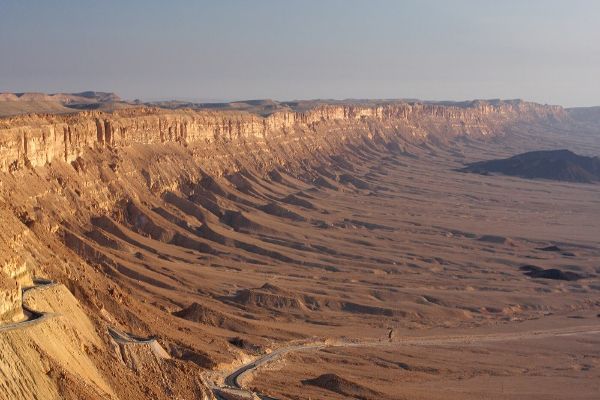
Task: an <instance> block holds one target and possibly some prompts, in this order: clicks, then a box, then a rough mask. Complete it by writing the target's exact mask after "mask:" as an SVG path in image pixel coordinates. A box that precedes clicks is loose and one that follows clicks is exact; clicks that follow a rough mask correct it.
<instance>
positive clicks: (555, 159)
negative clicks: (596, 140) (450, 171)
mask: <svg viewBox="0 0 600 400" xmlns="http://www.w3.org/2000/svg"><path fill="white" fill-rule="evenodd" d="M460 171H462V172H471V173H477V174H483V175H487V174H502V175H509V176H518V177H521V178H528V179H551V180H556V181H567V182H580V183H592V182H600V158H598V157H586V156H580V155H578V154H575V153H573V152H572V151H569V150H548V151H531V152H528V153H523V154H519V155H516V156H514V157H510V158H505V159H498V160H490V161H480V162H475V163H471V164H468V165H467V166H466V167H465V168H463V169H461V170H460Z"/></svg>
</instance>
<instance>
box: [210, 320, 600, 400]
mask: <svg viewBox="0 0 600 400" xmlns="http://www.w3.org/2000/svg"><path fill="white" fill-rule="evenodd" d="M590 334H600V324H595V325H586V326H579V327H572V328H561V329H547V330H533V331H526V332H510V333H491V334H478V335H453V336H430V337H406V338H399V339H396V340H394V341H375V340H371V341H355V342H337V343H327V344H326V343H310V344H302V345H293V346H288V347H282V348H280V349H276V350H273V351H272V352H271V353H269V354H265V355H264V356H262V357H260V358H258V359H256V360H254V361H251V362H249V363H247V364H244V365H242V366H240V367H239V368H238V369H236V370H235V371H233V372H231V373H230V374H229V375H227V376H226V377H225V380H224V387H221V388H218V387H216V388H214V390H213V392H214V393H215V395H216V397H217V398H218V399H224V397H222V396H220V395H219V389H228V388H230V389H235V390H237V391H239V392H244V393H245V394H247V395H249V396H251V395H253V394H254V395H256V396H258V397H259V398H260V399H262V400H277V399H275V398H274V397H269V396H266V395H263V394H260V393H254V392H252V391H250V390H248V389H245V388H244V387H243V386H242V384H241V382H240V381H241V378H243V377H244V375H247V374H249V373H252V371H253V370H255V369H257V368H258V367H260V366H262V365H265V364H267V363H269V362H271V361H273V360H275V359H277V358H279V357H281V356H283V355H285V354H287V353H291V352H298V351H312V350H320V349H323V348H332V347H383V346H386V347H390V346H402V345H408V346H440V345H451V344H463V345H468V344H473V343H486V342H502V341H512V340H523V339H543V338H548V337H561V336H574V335H590Z"/></svg>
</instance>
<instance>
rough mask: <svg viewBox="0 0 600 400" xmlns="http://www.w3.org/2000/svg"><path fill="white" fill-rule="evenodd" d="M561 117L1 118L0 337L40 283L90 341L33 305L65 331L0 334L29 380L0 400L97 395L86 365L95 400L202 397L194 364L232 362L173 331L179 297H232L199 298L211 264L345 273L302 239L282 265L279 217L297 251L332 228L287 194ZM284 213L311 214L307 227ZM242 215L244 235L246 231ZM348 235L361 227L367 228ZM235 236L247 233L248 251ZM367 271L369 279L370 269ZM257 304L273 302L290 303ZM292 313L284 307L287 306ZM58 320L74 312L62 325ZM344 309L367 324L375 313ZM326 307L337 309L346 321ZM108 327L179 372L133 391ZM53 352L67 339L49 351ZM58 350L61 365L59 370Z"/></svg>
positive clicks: (225, 346) (197, 335) (347, 182)
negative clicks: (144, 339)
mask: <svg viewBox="0 0 600 400" xmlns="http://www.w3.org/2000/svg"><path fill="white" fill-rule="evenodd" d="M563 118H566V116H565V113H564V112H563V110H562V109H561V108H559V107H550V106H541V105H537V104H532V103H525V102H493V103H491V102H473V103H469V104H467V105H464V104H463V105H441V104H407V103H385V104H379V105H373V104H369V105H332V104H329V105H318V106H315V107H312V108H310V109H308V110H307V111H293V110H285V111H278V112H276V113H273V114H271V115H269V116H267V117H262V116H260V115H257V114H251V113H248V112H241V111H209V110H166V109H159V108H131V109H122V110H119V111H115V112H112V113H105V112H100V111H83V112H79V113H75V114H69V115H49V114H48V115H41V114H37V115H27V116H19V117H11V118H5V119H0V220H1V221H2V223H3V225H2V229H0V325H2V324H3V323H6V322H9V321H11V320H14V319H19V318H21V316H22V314H21V311H22V310H21V295H20V293H21V291H20V288H21V287H27V286H30V285H31V284H32V283H33V281H32V277H36V278H40V277H43V278H50V279H52V280H54V281H58V282H62V283H65V284H66V285H67V287H68V288H69V290H70V291H71V292H72V293H73V294H74V295H75V297H76V298H77V299H79V300H81V302H82V303H81V310H84V311H85V312H86V314H87V315H88V316H89V317H90V319H91V323H92V324H94V326H95V328H96V329H95V330H94V329H88V327H81V326H79V325H78V324H79V322H78V321H81V320H83V319H84V318H80V317H79V316H78V315H79V314H76V313H75V311H74V310H75V308H77V309H79V307H80V306H79V305H77V306H76V305H75V304H72V303H73V301H71V297H70V294H68V291H67V289H66V288H65V289H64V290H63V289H60V292H57V295H56V296H54V295H52V292H50V291H48V290H45V289H44V290H42V289H40V293H46V294H48V295H52V298H51V300H52V301H51V302H50V303H52V304H56V307H54V306H53V307H50V308H49V309H46V308H44V311H53V312H56V313H57V314H61V313H62V314H63V315H65V316H66V317H65V318H67V319H68V320H64V319H57V320H49V319H45V320H42V321H40V323H39V325H36V327H38V328H36V330H31V331H30V330H28V329H25V330H24V331H23V332H25V333H26V334H25V335H21V334H20V333H21V332H19V331H18V330H7V332H9V333H8V334H6V335H5V336H4V337H2V338H0V348H5V349H8V350H10V352H8V351H7V352H5V353H6V354H10V356H11V357H12V358H11V360H14V361H12V362H13V363H14V364H15V365H18V366H19V368H17V369H15V371H18V372H19V375H22V373H21V371H23V370H27V371H29V373H30V375H31V376H32V378H31V379H30V380H25V381H23V382H24V383H23V382H18V383H19V385H20V386H17V385H15V384H12V386H10V385H9V386H8V387H7V389H6V390H7V391H12V393H17V392H18V391H19V390H21V387H26V388H31V387H36V386H34V385H32V384H31V383H30V382H39V381H41V380H42V379H44V382H46V383H47V389H48V391H49V393H50V392H51V393H52V394H51V395H44V394H40V395H38V397H43V398H57V399H58V398H83V397H81V396H78V397H76V396H71V397H69V396H66V395H65V393H63V392H65V391H67V390H69V387H70V382H98V378H97V376H87V375H85V374H84V375H85V376H81V377H79V376H78V374H79V373H80V372H85V371H88V370H95V369H90V368H87V367H86V368H82V367H79V366H78V365H77V363H79V365H83V366H86V365H88V364H89V363H92V362H93V363H94V365H96V366H98V371H99V372H98V374H100V375H102V377H103V379H105V380H106V382H107V386H110V390H108V389H107V390H104V389H102V391H103V392H106V393H108V392H110V391H112V390H114V391H115V392H116V393H117V396H115V397H114V398H127V399H131V400H136V399H145V398H149V397H151V398H157V399H171V398H174V397H179V398H201V396H200V395H199V394H198V393H204V390H205V387H204V384H203V383H202V382H201V381H200V380H198V379H197V376H198V374H197V373H198V366H200V367H202V368H212V366H214V365H218V364H227V363H231V362H232V360H234V359H235V357H236V354H237V350H232V348H231V346H230V342H229V341H227V340H225V338H221V337H219V338H217V340H215V337H214V333H213V330H212V329H211V330H210V331H204V328H203V327H198V326H196V325H199V324H189V325H185V326H184V325H181V321H180V318H179V317H177V316H176V315H172V314H171V311H172V307H173V306H174V305H177V307H179V305H184V304H186V303H187V302H188V301H189V300H190V299H192V298H194V299H199V298H200V297H198V296H207V297H206V298H208V297H209V296H210V298H211V299H212V300H211V301H213V300H214V299H218V298H221V297H222V296H223V295H224V294H225V293H229V290H230V289H231V287H227V286H223V287H220V285H221V284H220V283H219V287H217V286H215V285H213V284H211V286H208V285H206V284H205V283H206V282H204V281H202V282H201V283H199V284H198V285H196V283H197V282H200V281H201V280H202V279H204V278H203V276H204V274H206V276H209V277H213V275H211V274H219V282H222V281H223V282H224V281H226V280H227V279H230V278H231V275H230V273H229V272H227V270H225V273H224V274H223V275H220V274H221V273H222V272H221V262H222V260H225V262H226V263H230V262H231V265H232V266H235V268H237V265H238V264H240V263H242V264H244V265H249V267H250V268H255V267H256V266H261V267H260V268H263V267H264V268H265V270H264V271H265V272H266V271H268V270H267V269H266V268H267V267H269V266H271V265H272V266H275V267H284V268H287V265H288V264H291V265H295V266H297V267H298V268H304V267H305V266H310V267H311V268H312V267H313V266H315V265H316V266H317V268H319V269H321V268H322V267H321V266H325V267H328V268H329V269H327V271H328V272H332V271H335V270H336V269H332V268H331V266H329V263H330V261H329V260H330V259H333V258H334V256H335V257H338V256H339V257H346V256H344V255H343V254H342V253H343V252H344V251H345V250H342V251H340V253H339V254H338V253H335V252H329V251H328V249H326V248H325V247H324V246H321V245H320V244H317V243H315V246H314V248H313V249H312V250H311V251H310V252H309V253H310V254H309V255H308V256H306V257H305V256H304V255H303V254H301V253H300V249H306V248H307V247H306V245H305V244H304V242H305V241H306V236H305V233H304V231H303V233H302V236H298V237H293V236H290V237H291V238H292V239H293V242H292V241H290V242H289V243H291V245H293V250H291V251H290V249H292V247H284V246H283V242H281V241H278V240H277V239H278V238H277V237H276V236H279V235H283V236H285V235H287V233H286V232H287V230H288V228H289V227H290V224H288V223H287V222H286V221H285V220H286V219H287V220H288V221H290V220H298V219H300V220H302V221H304V222H302V223H304V224H305V225H306V226H305V227H304V228H303V229H307V230H306V234H307V235H309V234H311V233H310V232H315V231H313V230H312V227H313V224H314V227H319V226H324V227H325V228H324V229H329V227H333V226H334V225H332V224H333V222H335V221H334V219H333V218H334V217H333V216H329V217H328V216H326V215H327V214H329V213H327V214H325V213H323V214H321V212H320V211H317V210H316V209H313V208H314V207H313V205H312V203H311V201H310V200H309V199H310V196H302V195H301V193H303V192H304V191H305V190H304V188H307V187H308V188H311V187H312V188H314V189H315V190H317V188H318V187H322V188H332V189H331V190H333V191H338V190H339V191H340V193H344V194H346V190H348V192H347V193H348V196H347V197H349V198H351V193H352V190H354V189H352V188H358V189H364V190H373V193H375V192H376V191H377V190H378V189H377V187H376V184H371V183H370V182H367V181H368V180H369V179H370V178H369V175H368V174H367V175H364V176H363V175H353V174H352V171H353V165H355V166H359V167H360V165H361V164H362V163H365V162H368V160H369V159H371V160H373V159H374V158H378V157H382V158H383V157H385V156H386V155H390V154H391V155H393V156H394V157H399V158H403V156H402V155H400V154H398V153H399V152H400V151H404V152H405V153H407V154H410V150H411V149H412V150H415V149H417V150H419V151H423V152H427V149H428V147H427V146H420V145H421V144H422V143H421V142H424V141H426V138H427V137H432V138H434V137H435V138H436V144H437V143H438V142H443V140H444V139H445V138H451V137H454V136H458V135H465V136H470V137H484V136H493V135H496V134H498V135H500V134H503V133H506V132H510V128H511V126H512V125H514V124H519V123H522V122H524V123H532V124H535V123H537V122H540V123H543V124H545V123H547V122H548V121H552V120H557V119H558V120H560V119H563ZM526 128H527V127H526ZM415 144H417V146H415ZM394 153H395V154H394ZM407 160H408V158H407ZM340 167H343V168H340ZM380 167H381V168H383V169H385V168H384V167H383V166H380ZM373 171H376V170H373ZM381 172H382V173H385V170H383V171H381ZM346 186H347V187H346ZM306 192H307V193H309V189H306ZM288 206H290V207H291V208H292V210H294V209H295V211H297V212H304V211H306V212H307V213H308V215H309V216H310V215H312V216H311V217H310V218H305V217H304V216H302V215H300V214H296V213H295V212H292V211H290V210H289V209H288V208H287V207H288ZM303 210H304V211H303ZM308 210H312V211H310V212H309V211H308ZM324 211H325V210H324ZM254 213H257V215H259V219H258V220H254V219H252V218H248V215H250V216H253V215H254ZM278 216H281V218H279V217H278ZM313 217H314V218H315V219H314V220H313ZM321 218H323V219H324V220H321ZM335 218H337V217H335ZM325 219H331V221H330V222H326V221H325ZM256 221H258V222H256ZM261 221H264V222H261ZM282 221H283V222H282ZM352 221H354V220H352ZM352 221H351V220H348V221H347V220H345V219H344V220H343V221H341V220H340V221H339V224H342V225H335V226H336V227H339V228H340V230H342V228H341V227H345V226H346V224H348V225H350V226H353V227H354V228H356V226H358V225H355V224H358V223H361V222H360V221H358V222H356V221H354V222H352ZM259 222H260V223H259ZM362 224H363V226H365V229H367V228H368V229H371V228H373V229H375V228H374V227H376V226H377V225H374V224H373V225H371V224H368V223H365V222H362ZM292 225H293V224H292ZM315 229H317V228H315ZM319 229H320V228H319ZM336 229H337V228H336ZM344 229H345V228H344ZM250 231H256V232H257V233H259V234H260V235H259V236H257V237H254V236H253V235H252V234H250V233H248V232H250ZM294 235H295V234H294ZM344 235H345V233H344ZM257 238H259V239H260V240H259V239H257ZM263 239H264V240H263ZM346 239H347V238H346V236H344V243H346ZM279 243H282V244H279ZM386 246H388V244H387V243H386ZM319 252H322V255H325V256H326V258H324V260H327V263H328V264H327V265H326V264H321V263H322V262H324V261H322V260H321V256H320V255H319V256H318V257H317V255H318V254H321V253H319ZM163 253H164V254H163ZM377 257H378V258H377V260H378V261H376V263H377V264H379V263H380V261H381V260H382V259H381V258H379V257H380V256H379V255H377ZM344 260H346V261H347V259H344ZM213 261H215V262H213ZM317 261H318V263H317ZM346 261H344V262H346ZM383 262H386V261H385V259H384V260H383ZM394 265H395V262H394ZM223 268H225V267H223ZM269 268H270V267H269ZM361 268H362V267H361ZM236 270H237V269H236ZM262 273H263V272H261V274H262ZM303 273H304V272H303ZM311 274H312V272H311ZM215 276H216V275H215ZM299 276H300V275H299ZM211 279H212V278H211ZM261 279H264V278H263V277H261ZM35 281H36V282H39V280H38V279H35ZM207 282H208V281H207ZM57 290H58V289H57ZM63 292H64V293H63ZM34 293H35V292H34ZM282 293H284V292H282ZM59 295H60V296H59ZM270 295H271V296H272V297H274V301H275V302H279V301H281V300H282V296H283V298H286V296H287V295H285V294H283V295H282V294H281V293H275V294H270ZM180 296H185V298H184V297H180ZM194 296H195V297H194ZM54 297H56V298H54ZM65 298H67V300H68V301H66V302H65V301H63V300H64V299H65ZM201 298H202V299H203V300H206V298H205V297H201ZM289 298H292V300H294V301H293V302H291V303H289V300H288V299H289ZM227 299H229V297H227ZM295 299H296V298H295V297H289V296H287V299H284V303H278V304H284V305H286V306H291V307H292V308H293V307H295V306H296V303H295V302H296V300H295ZM305 300H306V299H304V298H302V301H303V302H305ZM308 300H310V299H308ZM308 300H307V301H308ZM228 301H229V300H226V302H228ZM311 301H312V300H311ZM65 304H66V305H68V304H71V306H69V307H67V308H66V309H65V308H64V306H65ZM211 304H221V303H217V302H214V301H213V303H211ZM222 304H226V303H225V302H223V303H222ZM302 304H305V303H302ZM310 304H313V303H310ZM315 304H317V303H315ZM332 304H333V303H332ZM348 304H350V306H351V307H354V309H358V310H359V311H361V312H365V313H366V314H369V313H375V314H377V313H379V314H381V313H383V314H382V315H386V314H385V313H387V312H388V310H387V309H379V308H376V307H366V306H361V305H353V304H352V303H348ZM25 305H27V304H25ZM59 306H62V308H61V307H59ZM221 306H222V305H219V307H221ZM223 307H224V306H223ZM227 307H228V306H227ZM303 307H304V306H303ZM331 307H333V308H335V307H337V309H339V310H341V309H342V308H343V305H342V304H341V303H337V305H335V304H334V305H332V306H331ZM297 308H299V309H300V308H302V307H297ZM36 309H37V308H36ZM226 309H227V308H226ZM81 310H80V311H81ZM229 311H231V310H229ZM219 315H221V314H219ZM222 315H226V314H222ZM69 318H70V319H69ZM232 321H233V322H231V321H229V322H227V321H225V322H227V326H233V328H232V331H233V330H235V329H238V330H239V329H242V330H243V331H244V332H245V333H246V334H251V335H256V336H258V335H264V336H265V337H267V336H268V337H271V335H274V334H276V335H281V336H280V339H281V340H284V339H285V340H291V339H297V338H298V337H297V336H296V333H295V332H294V333H293V334H292V333H288V332H287V331H284V330H281V331H280V330H279V328H277V329H276V330H273V331H272V330H271V329H270V328H268V330H267V328H265V327H268V325H267V324H265V325H264V326H263V324H261V323H256V324H255V323H254V322H252V321H250V322H248V321H245V320H244V322H243V324H242V323H239V322H238V319H237V318H234V319H233V320H232ZM46 324H48V325H46ZM56 324H59V325H60V326H59V327H58V328H57V325H56ZM28 325H29V324H26V325H25V327H27V326H28ZM86 325H89V324H88V323H86ZM234 325H235V326H234ZM110 326H113V327H114V326H116V327H120V328H122V329H124V330H125V329H130V328H131V329H133V328H135V330H136V332H137V333H144V335H146V336H148V335H155V334H156V335H159V337H161V340H162V341H163V342H166V343H168V344H169V348H168V350H169V351H170V352H171V355H172V356H173V357H174V358H176V359H178V360H179V359H181V360H180V361H186V362H180V361H177V360H169V362H166V361H164V362H163V361H160V363H161V365H162V366H161V367H160V368H159V367H158V366H156V365H155V364H154V363H153V362H151V363H150V365H149V366H148V368H147V369H146V371H145V372H144V373H142V374H141V375H140V373H139V371H137V370H136V371H130V366H129V365H125V364H122V363H120V362H115V360H118V358H115V357H114V356H113V353H114V349H113V348H112V347H110V346H109V343H110V339H109V338H108V337H106V335H107V332H108V330H107V327H110ZM60 327H66V328H60ZM59 328H60V329H59ZM19 329H20V328H19ZM227 329H229V328H227ZM0 331H1V329H0ZM77 331H86V332H92V331H94V332H104V339H105V340H104V342H102V341H101V340H100V339H99V338H98V339H95V340H94V341H93V343H92V342H91V341H90V343H91V344H90V346H92V344H93V349H92V350H93V351H92V352H91V353H90V354H92V353H93V357H92V358H93V359H88V357H87V355H86V354H87V353H86V354H83V353H81V352H75V349H77V346H75V344H76V343H77V341H76V335H75V334H74V333H73V332H77ZM64 332H67V333H64ZM69 332H71V333H69ZM236 332H237V331H236ZM274 332H275V333H274ZM279 332H281V333H279ZM46 337H48V338H50V339H49V341H50V343H51V348H52V349H60V350H61V351H60V352H57V353H56V354H54V353H48V354H49V356H48V357H46V355H45V354H46V353H44V355H43V357H45V358H48V360H49V361H44V362H46V363H48V365H50V366H51V367H47V366H46V365H42V364H40V363H39V362H38V361H36V360H41V359H42V357H40V355H39V354H41V353H40V350H39V349H41V348H43V344H44V343H46V342H44V340H45V339H44V338H46ZM58 337H63V338H66V340H67V341H66V342H64V341H63V342H61V341H58V339H56V340H55V339H54V338H58ZM71 339H72V340H71ZM101 342H102V343H101ZM40 343H41V344H40ZM56 343H60V346H59V347H57V346H56V345H55V344H56ZM3 346H4V347H3ZM65 348H66V349H72V351H73V356H72V357H71V356H68V357H66V358H63V356H62V354H64V353H65V352H64V351H63V349H65ZM90 348H91V347H90ZM12 349H16V350H15V351H12ZM13 353H14V354H13ZM79 353H81V354H79ZM6 354H4V355H3V357H4V356H5V355H6ZM25 355H29V356H25ZM7 357H8V356H7ZM7 357H4V358H7ZM27 357H30V358H27ZM82 357H83V358H82ZM45 358H44V359H45ZM7 359H8V358H7ZM31 360H34V361H35V362H34V361H31ZM77 360H79V361H77ZM187 361H192V364H196V366H194V365H190V363H189V362H187ZM65 366H66V367H65ZM61 368H62V369H61ZM115 368H116V369H115ZM162 368H164V370H163V369H162ZM52 369H53V370H55V371H62V370H69V371H71V372H73V373H74V375H72V376H71V375H69V376H71V378H69V379H71V380H68V379H67V380H66V381H65V378H64V376H63V375H60V374H57V373H54V374H48V370H52ZM114 371H117V372H114ZM109 372H110V373H109ZM94 374H95V372H94ZM15 376H17V375H15ZM69 376H67V378H68V377H69ZM14 380H15V382H16V378H15V379H14ZM65 382H66V383H65ZM21 383H23V384H22V385H21ZM88 386H89V388H92V386H93V385H91V384H90V385H88ZM88 386H86V388H87V387H88ZM78 390H79V389H78ZM81 390H82V391H83V392H84V393H85V390H88V389H85V388H84V389H81ZM89 390H92V389H89ZM173 390H175V391H176V392H175V393H173ZM200 390H201V391H200ZM202 396H204V394H203V395H202ZM1 397H2V393H1V391H0V398H1ZM30 397H31V396H30ZM98 397H100V396H98V395H96V396H93V395H90V396H89V397H88V398H98Z"/></svg>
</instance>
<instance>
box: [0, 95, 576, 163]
mask: <svg viewBox="0 0 600 400" xmlns="http://www.w3.org/2000/svg"><path fill="white" fill-rule="evenodd" d="M563 117H564V112H563V110H562V109H561V108H560V107H553V106H541V105H537V104H533V103H526V102H520V101H519V102H499V103H489V102H483V101H481V102H473V103H471V104H469V105H468V106H446V105H436V104H419V103H416V104H407V103H391V104H384V105H368V106H358V105H320V106H317V107H315V108H313V109H310V110H308V111H304V112H295V111H281V112H276V113H274V114H271V115H269V116H267V117H262V116H259V115H253V114H249V113H243V112H227V111H220V112H212V111H206V110H198V111H192V110H179V111H173V110H163V109H156V108H144V109H126V110H121V111H116V112H114V113H103V112H96V111H86V112H80V113H76V114H71V115H66V116H65V115H32V116H21V117H13V118H7V119H3V120H1V121H0V170H1V171H15V170H17V169H22V168H24V167H27V166H29V167H39V166H43V165H46V164H48V163H51V162H53V161H59V160H60V161H64V162H68V163H70V162H73V161H75V160H76V159H77V157H79V156H81V155H82V154H83V152H84V151H85V150H86V149H89V148H102V147H123V146H128V145H132V144H135V143H142V144H156V143H170V142H173V143H179V144H182V145H186V146H187V145H200V146H201V145H203V144H206V143H211V142H215V141H217V142H219V141H220V142H230V141H240V140H248V139H254V140H259V141H271V140H273V139H274V138H276V137H278V136H281V135H286V134H289V133H290V132H291V131H295V132H303V133H305V134H307V135H310V134H311V133H316V132H317V131H321V132H327V136H329V137H331V136H333V135H338V136H339V137H338V138H334V139H341V140H342V141H343V140H344V139H345V136H347V135H349V132H340V131H342V128H353V129H362V130H363V131H364V132H366V136H370V137H371V138H372V135H373V134H374V133H375V132H376V131H381V130H382V129H387V130H388V131H393V132H394V133H400V132H405V133H408V134H410V135H412V136H426V135H428V134H431V133H441V132H444V135H460V134H465V135H488V134H490V133H492V132H494V131H496V130H498V128H499V127H500V126H503V125H505V124H507V123H510V122H512V121H515V120H518V119H525V120H531V119H538V118H563ZM323 128H326V129H323ZM333 131H338V133H335V134H334V133H333Z"/></svg>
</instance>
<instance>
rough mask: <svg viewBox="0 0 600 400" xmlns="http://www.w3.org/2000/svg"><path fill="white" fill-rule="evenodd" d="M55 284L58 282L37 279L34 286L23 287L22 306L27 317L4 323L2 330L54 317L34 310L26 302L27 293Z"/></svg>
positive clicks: (27, 325)
mask: <svg viewBox="0 0 600 400" xmlns="http://www.w3.org/2000/svg"><path fill="white" fill-rule="evenodd" d="M54 285H56V284H55V283H54V282H52V281H50V280H46V279H36V280H34V282H33V286H28V287H24V288H22V289H21V293H22V294H21V308H22V309H23V312H24V314H25V316H26V319H24V320H22V321H17V322H12V323H8V324H2V325H0V332H6V331H13V330H16V329H24V328H27V327H30V326H32V325H35V324H39V323H40V322H42V321H44V320H46V319H47V318H50V317H52V316H53V315H54V314H52V313H47V312H40V311H36V310H33V309H31V308H29V307H27V305H25V302H26V296H27V293H28V292H29V291H32V290H41V289H46V288H50V287H52V286H54Z"/></svg>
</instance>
